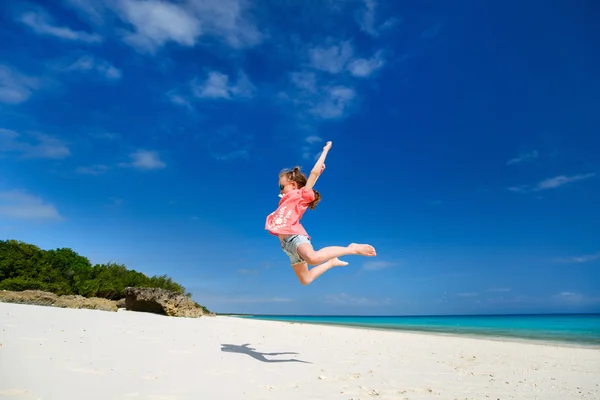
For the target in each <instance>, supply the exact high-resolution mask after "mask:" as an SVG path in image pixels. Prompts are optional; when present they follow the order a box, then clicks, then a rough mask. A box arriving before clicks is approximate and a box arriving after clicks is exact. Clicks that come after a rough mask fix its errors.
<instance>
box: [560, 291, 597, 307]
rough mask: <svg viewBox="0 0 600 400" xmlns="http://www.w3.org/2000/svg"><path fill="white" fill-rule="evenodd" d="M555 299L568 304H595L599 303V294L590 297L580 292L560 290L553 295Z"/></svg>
mask: <svg viewBox="0 0 600 400" xmlns="http://www.w3.org/2000/svg"><path fill="white" fill-rule="evenodd" d="M553 298H554V299H555V300H558V301H559V302H560V303H562V304H570V305H584V304H596V303H600V296H598V297H590V296H586V295H584V294H582V293H575V292H568V291H564V292H560V293H557V294H555V295H554V296H553Z"/></svg>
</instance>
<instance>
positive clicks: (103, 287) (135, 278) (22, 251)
mask: <svg viewBox="0 0 600 400" xmlns="http://www.w3.org/2000/svg"><path fill="white" fill-rule="evenodd" d="M126 287H151V288H160V289H166V290H169V291H172V292H176V293H180V294H183V295H185V296H187V297H191V293H186V291H185V288H184V287H183V286H181V285H180V284H178V283H176V282H173V280H172V279H171V278H169V277H168V276H166V275H161V276H152V277H148V276H146V275H144V274H143V273H141V272H137V271H134V270H128V269H127V268H126V267H125V266H124V265H120V264H115V263H109V264H96V265H94V266H92V264H91V263H90V261H89V260H88V259H87V258H86V257H83V256H80V255H79V254H77V253H76V252H74V251H73V250H71V249H69V248H62V249H56V250H42V249H40V248H39V247H37V246H34V245H32V244H28V243H24V242H20V241H16V240H2V241H0V290H10V291H17V292H19V291H23V290H42V291H46V292H52V293H54V294H57V295H59V296H60V295H72V294H76V295H81V296H84V297H101V298H106V299H109V300H119V299H121V298H123V297H125V295H124V291H125V288H126ZM196 306H197V307H199V308H202V309H203V311H204V312H205V313H210V311H209V310H208V309H206V308H205V307H204V306H201V305H199V304H198V303H196Z"/></svg>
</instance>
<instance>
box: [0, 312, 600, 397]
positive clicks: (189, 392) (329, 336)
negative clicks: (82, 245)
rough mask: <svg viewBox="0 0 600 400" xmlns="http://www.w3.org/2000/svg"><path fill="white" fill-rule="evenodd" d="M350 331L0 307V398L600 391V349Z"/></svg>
mask: <svg viewBox="0 0 600 400" xmlns="http://www.w3.org/2000/svg"><path fill="white" fill-rule="evenodd" d="M348 327H349V326H333V325H327V326H325V325H318V324H306V323H289V322H286V321H272V320H256V319H244V318H237V317H231V316H217V317H215V318H171V317H166V316H161V315H156V314H150V313H142V312H133V311H127V310H120V311H119V312H101V311H99V310H88V309H69V308H56V307H44V306H36V305H23V304H14V303H0V343H1V345H0V376H2V378H3V379H1V380H0V397H1V396H3V395H8V396H9V397H8V398H14V399H15V400H33V399H39V398H44V399H50V400H52V399H57V400H59V399H60V400H62V399H75V398H85V399H90V400H95V399H98V400H100V399H107V398H110V399H116V400H126V399H137V400H150V399H153V400H155V399H164V400H167V399H168V400H179V399H182V400H187V399H198V398H209V399H233V398H246V399H250V400H262V399H282V398H285V399H290V400H295V399H298V400H300V399H302V400H305V399H340V400H350V399H354V400H356V399H372V398H374V397H378V398H382V399H386V398H389V399H400V400H405V399H409V400H425V399H431V398H434V397H435V398H437V399H443V400H446V399H448V400H454V399H457V398H460V399H464V398H468V399H483V398H494V399H496V398H501V399H509V398H513V399H519V400H533V399H544V400H571V399H572V400H575V399H585V400H592V399H597V398H600V383H598V382H597V376H598V372H597V371H598V366H600V351H598V350H596V349H589V348H573V347H561V346H556V345H550V346H548V345H534V344H532V343H528V342H513V341H494V340H489V339H487V338H486V339H478V340H474V339H473V338H468V337H464V336H460V335H448V336H446V335H435V334H429V333H418V332H406V331H392V330H379V329H364V328H354V327H349V328H354V329H341V328H348ZM232 383H234V384H232ZM11 395H12V396H11Z"/></svg>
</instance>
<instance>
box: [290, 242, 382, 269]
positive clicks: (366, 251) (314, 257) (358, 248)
mask: <svg viewBox="0 0 600 400" xmlns="http://www.w3.org/2000/svg"><path fill="white" fill-rule="evenodd" d="M296 251H297V253H298V255H299V256H300V257H302V259H303V260H304V261H306V262H307V263H308V264H309V265H317V264H321V263H322V262H325V261H327V260H331V259H332V258H336V257H342V256H347V255H351V254H359V255H362V256H369V257H373V256H375V255H377V253H376V252H375V248H374V247H373V246H371V245H368V244H356V243H352V244H350V245H348V246H346V247H342V246H329V247H323V248H322V249H320V250H317V251H315V250H314V249H313V247H312V245H311V244H310V243H302V244H301V245H299V246H298V249H296Z"/></svg>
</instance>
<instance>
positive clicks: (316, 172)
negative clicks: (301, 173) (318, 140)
mask: <svg viewBox="0 0 600 400" xmlns="http://www.w3.org/2000/svg"><path fill="white" fill-rule="evenodd" d="M329 149H331V142H327V144H326V145H325V147H323V152H322V153H321V156H320V157H319V159H318V160H317V162H316V163H315V166H314V167H313V169H312V171H310V176H309V177H308V180H307V182H306V186H305V188H306V189H308V190H311V189H312V188H313V186H314V185H315V183H316V182H317V179H319V176H320V175H321V173H322V172H323V169H324V168H325V158H326V157H327V153H328V152H329Z"/></svg>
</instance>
